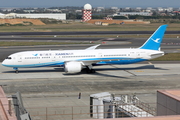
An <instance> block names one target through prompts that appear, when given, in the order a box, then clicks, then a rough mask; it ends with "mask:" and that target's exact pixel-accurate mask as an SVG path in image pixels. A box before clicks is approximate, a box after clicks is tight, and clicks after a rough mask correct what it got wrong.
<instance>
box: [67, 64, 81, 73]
mask: <svg viewBox="0 0 180 120" xmlns="http://www.w3.org/2000/svg"><path fill="white" fill-rule="evenodd" d="M81 70H82V63H81V62H66V63H65V64H64V71H65V72H66V73H78V72H81Z"/></svg>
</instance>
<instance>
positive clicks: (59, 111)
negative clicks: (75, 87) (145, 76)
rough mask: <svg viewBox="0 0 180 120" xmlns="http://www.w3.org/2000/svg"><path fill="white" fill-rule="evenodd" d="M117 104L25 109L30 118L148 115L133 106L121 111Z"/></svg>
mask: <svg viewBox="0 0 180 120" xmlns="http://www.w3.org/2000/svg"><path fill="white" fill-rule="evenodd" d="M122 105H123V106H126V105H129V104H121V106H122ZM118 106H119V105H117V104H114V105H112V104H111V105H110V104H108V105H103V106H101V105H93V106H61V107H42V108H26V110H27V111H28V113H29V114H30V116H31V118H32V120H79V119H95V118H96V119H98V118H121V117H136V115H137V114H138V115H142V117H149V113H148V114H144V111H141V110H135V109H134V108H133V107H131V108H128V109H129V111H122V110H120V109H118ZM133 106H134V105H133ZM141 107H142V106H141ZM143 107H144V106H143ZM147 107H150V106H147ZM112 108H113V109H112ZM144 109H145V108H144ZM145 110H150V109H149V108H146V109H145ZM153 110H154V113H156V109H153ZM127 113H133V114H127ZM151 113H152V112H151ZM153 116H154V115H153Z"/></svg>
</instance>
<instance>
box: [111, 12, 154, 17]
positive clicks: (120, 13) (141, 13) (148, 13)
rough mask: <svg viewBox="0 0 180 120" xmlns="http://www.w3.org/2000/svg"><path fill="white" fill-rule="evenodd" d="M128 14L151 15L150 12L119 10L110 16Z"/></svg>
mask: <svg viewBox="0 0 180 120" xmlns="http://www.w3.org/2000/svg"><path fill="white" fill-rule="evenodd" d="M128 15H142V16H152V13H151V12H119V13H116V14H113V15H112V16H113V17H114V16H128Z"/></svg>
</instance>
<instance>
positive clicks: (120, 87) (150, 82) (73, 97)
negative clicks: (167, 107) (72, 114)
mask: <svg viewBox="0 0 180 120" xmlns="http://www.w3.org/2000/svg"><path fill="white" fill-rule="evenodd" d="M94 69H95V70H96V73H95V74H86V73H85V72H84V71H82V73H79V74H71V75H70V74H66V73H64V71H63V69H62V68H53V67H46V68H26V69H19V73H18V74H16V73H15V72H14V70H13V69H12V68H7V67H4V66H2V65H1V66H0V76H1V77H0V85H1V86H2V87H3V89H4V91H5V93H6V95H7V96H11V95H12V94H15V93H16V92H20V93H21V94H22V99H23V102H24V106H25V108H26V109H27V110H28V111H29V112H30V113H33V114H36V113H37V111H40V109H41V108H42V109H44V108H46V107H48V108H50V107H51V108H55V107H60V106H76V107H78V106H79V107H80V106H88V105H89V104H90V101H89V96H90V95H91V94H95V93H100V92H110V93H114V94H115V96H119V95H120V94H136V96H137V97H138V98H139V99H141V101H144V102H146V103H150V104H151V105H152V106H153V107H155V106H156V91H157V90H160V89H178V88H179V87H180V82H179V81H180V79H179V78H180V72H179V71H180V64H179V63H166V64H152V63H148V62H147V63H143V64H129V65H105V66H96V67H94ZM79 93H81V98H80V99H79ZM36 108H38V109H39V110H37V109H36ZM88 108H89V107H88ZM34 112H35V113H34Z"/></svg>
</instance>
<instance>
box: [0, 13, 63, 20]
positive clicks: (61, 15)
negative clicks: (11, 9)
mask: <svg viewBox="0 0 180 120" xmlns="http://www.w3.org/2000/svg"><path fill="white" fill-rule="evenodd" d="M0 18H35V19H38V18H50V19H57V20H66V14H65V13H58V14H55V13H54V14H52V13H50V14H48V13H44V14H42V13H41V14H16V13H9V14H2V15H1V14H0Z"/></svg>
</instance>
